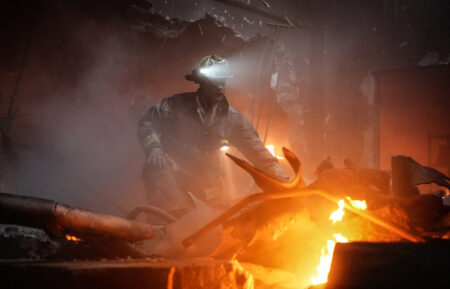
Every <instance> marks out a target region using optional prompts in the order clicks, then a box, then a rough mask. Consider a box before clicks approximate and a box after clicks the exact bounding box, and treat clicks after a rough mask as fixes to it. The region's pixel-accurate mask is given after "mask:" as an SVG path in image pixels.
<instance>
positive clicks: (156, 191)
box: [143, 163, 194, 215]
mask: <svg viewBox="0 0 450 289" xmlns="http://www.w3.org/2000/svg"><path fill="white" fill-rule="evenodd" d="M143 177H144V184H145V190H146V193H147V200H148V202H149V205H152V206H157V207H159V208H162V209H164V210H166V211H167V212H169V213H172V214H174V215H182V214H183V213H186V212H189V211H191V210H192V209H194V203H193V201H192V199H191V197H190V196H189V194H187V189H186V185H185V184H184V179H185V178H184V177H183V175H182V174H181V173H180V172H179V171H176V170H175V169H174V168H173V167H171V166H170V165H169V164H167V163H166V164H164V166H163V168H157V167H154V166H151V165H146V166H145V167H144V172H143Z"/></svg>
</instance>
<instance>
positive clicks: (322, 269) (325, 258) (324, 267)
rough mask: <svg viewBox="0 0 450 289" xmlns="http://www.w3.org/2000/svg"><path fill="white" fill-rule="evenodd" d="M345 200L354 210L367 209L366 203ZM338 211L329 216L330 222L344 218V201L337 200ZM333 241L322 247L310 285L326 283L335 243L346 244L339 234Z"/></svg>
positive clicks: (349, 199) (335, 235) (346, 240)
mask: <svg viewBox="0 0 450 289" xmlns="http://www.w3.org/2000/svg"><path fill="white" fill-rule="evenodd" d="M346 199H347V200H348V201H349V202H350V205H351V206H352V207H354V208H357V209H361V210H365V209H367V204H366V201H365V200H363V201H359V200H352V199H351V198H350V197H346ZM338 206H339V207H338V209H337V210H335V211H333V212H332V213H331V215H330V220H331V221H332V222H333V224H334V223H336V222H338V221H341V220H342V218H343V217H344V214H345V211H344V207H345V204H344V200H343V199H342V200H339V202H338ZM333 237H334V239H335V240H336V241H334V240H327V245H326V247H325V246H324V247H322V256H321V257H320V263H319V265H317V267H316V271H317V273H316V276H312V277H311V278H310V281H311V284H312V285H314V286H315V285H319V284H324V283H326V282H327V281H328V273H329V272H330V268H331V262H332V260H333V252H334V247H335V245H336V242H339V243H347V242H348V239H347V238H346V237H344V236H342V235H341V234H339V233H337V234H333Z"/></svg>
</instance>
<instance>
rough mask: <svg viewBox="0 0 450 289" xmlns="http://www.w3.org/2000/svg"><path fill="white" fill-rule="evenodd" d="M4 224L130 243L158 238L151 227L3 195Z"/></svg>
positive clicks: (1, 220)
mask: <svg viewBox="0 0 450 289" xmlns="http://www.w3.org/2000/svg"><path fill="white" fill-rule="evenodd" d="M0 223H3V224H16V225H22V226H29V227H34V228H39V229H43V230H45V231H47V232H50V233H52V234H54V235H62V234H70V235H75V236H85V235H90V236H94V235H97V236H102V237H106V238H112V239H120V240H123V241H128V242H137V241H141V240H147V239H151V238H153V237H154V236H155V232H154V230H153V228H152V226H151V225H149V224H145V223H141V222H136V221H130V220H127V219H124V218H120V217H116V216H111V215H106V214H100V213H94V212H91V211H87V210H82V209H77V208H71V207H69V206H66V205H63V204H59V203H57V202H54V201H51V200H47V199H42V198H35V197H28V196H20V195H12V194H7V193H0Z"/></svg>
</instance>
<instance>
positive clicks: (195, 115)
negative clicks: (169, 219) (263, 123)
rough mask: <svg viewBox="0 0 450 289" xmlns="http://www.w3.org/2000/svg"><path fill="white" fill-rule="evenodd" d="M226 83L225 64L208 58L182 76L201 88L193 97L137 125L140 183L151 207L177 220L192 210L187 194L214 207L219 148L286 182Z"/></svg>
mask: <svg viewBox="0 0 450 289" xmlns="http://www.w3.org/2000/svg"><path fill="white" fill-rule="evenodd" d="M230 77H232V75H231V74H230V72H229V69H228V62H227V60H225V59H223V58H221V57H219V56H217V55H210V56H207V57H205V58H203V59H202V60H201V61H200V63H199V64H198V65H197V67H195V68H194V69H193V70H192V73H191V74H189V75H186V79H187V80H189V81H193V82H195V83H197V84H199V86H200V87H199V89H198V90H197V91H195V92H187V93H181V94H176V95H173V96H171V97H167V98H165V99H163V100H162V101H161V102H159V103H157V104H156V105H154V106H153V107H151V108H150V109H149V110H148V111H147V112H146V114H145V115H144V117H143V118H142V119H141V121H140V122H139V126H138V137H139V140H140V143H141V145H142V148H143V150H144V152H145V154H146V163H145V165H144V171H143V177H144V183H145V187H146V192H147V198H148V201H149V203H150V204H151V205H155V206H158V207H160V208H162V209H165V210H166V211H168V212H170V213H172V214H174V215H176V216H178V217H181V216H182V215H183V214H185V213H187V212H189V211H190V210H192V209H193V208H194V203H193V201H192V199H191V197H190V195H189V194H188V192H190V193H191V194H193V195H195V196H196V197H197V198H198V199H200V200H202V201H204V202H206V203H208V204H210V205H214V204H217V203H218V200H220V199H221V195H220V192H218V190H219V191H220V188H219V189H218V183H219V180H220V179H221V178H222V176H223V173H222V169H221V167H220V165H219V164H220V161H219V157H220V153H222V152H221V151H220V148H221V147H222V146H223V145H229V144H231V145H233V146H234V147H236V148H237V149H238V150H239V151H240V152H241V153H242V154H243V155H244V156H245V157H246V158H247V159H248V160H249V161H250V162H251V163H252V164H253V165H254V166H255V167H257V168H259V169H260V170H262V171H264V172H265V173H267V174H269V175H270V176H272V177H275V178H277V179H279V180H283V181H285V180H287V176H286V175H285V173H284V172H283V170H282V168H281V166H280V164H279V163H278V160H277V159H276V158H275V157H273V156H272V155H271V154H270V152H269V151H268V150H267V149H266V148H265V146H264V144H263V143H262V141H261V140H260V139H259V137H258V134H257V132H256V130H255V128H254V127H253V126H252V125H251V124H250V122H249V121H248V120H246V119H245V118H244V117H243V116H242V115H241V114H240V113H239V112H238V111H236V110H235V109H234V108H233V107H232V106H231V105H229V104H228V101H227V99H226V97H225V94H224V93H225V84H226V80H227V79H228V78H230ZM219 187H220V186H219Z"/></svg>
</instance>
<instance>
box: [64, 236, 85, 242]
mask: <svg viewBox="0 0 450 289" xmlns="http://www.w3.org/2000/svg"><path fill="white" fill-rule="evenodd" d="M66 239H67V240H69V241H74V242H80V241H83V240H81V239H80V238H77V237H75V236H72V235H67V234H66Z"/></svg>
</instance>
